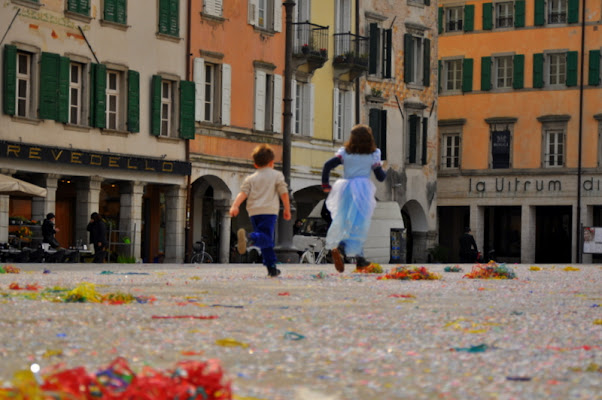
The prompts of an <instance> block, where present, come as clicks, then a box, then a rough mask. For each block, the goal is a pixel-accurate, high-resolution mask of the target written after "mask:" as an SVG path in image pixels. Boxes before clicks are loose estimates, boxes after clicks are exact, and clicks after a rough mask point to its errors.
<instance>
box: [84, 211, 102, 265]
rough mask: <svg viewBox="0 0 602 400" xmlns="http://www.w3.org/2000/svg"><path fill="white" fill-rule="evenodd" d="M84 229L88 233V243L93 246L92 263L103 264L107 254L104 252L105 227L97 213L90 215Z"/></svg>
mask: <svg viewBox="0 0 602 400" xmlns="http://www.w3.org/2000/svg"><path fill="white" fill-rule="evenodd" d="M86 229H87V230H88V232H90V242H91V243H92V244H93V245H94V262H95V263H103V262H104V261H105V258H106V253H107V252H106V251H105V248H106V247H107V226H106V224H105V223H104V221H103V220H102V217H101V216H100V215H99V214H98V213H97V212H93V213H92V215H90V223H89V224H88V227H87V228H86Z"/></svg>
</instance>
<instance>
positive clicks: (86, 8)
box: [67, 0, 90, 15]
mask: <svg viewBox="0 0 602 400" xmlns="http://www.w3.org/2000/svg"><path fill="white" fill-rule="evenodd" d="M67 10H69V11H71V12H74V13H78V14H84V15H90V1H89V0H68V2H67Z"/></svg>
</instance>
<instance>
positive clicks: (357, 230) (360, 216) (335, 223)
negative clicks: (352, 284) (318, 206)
mask: <svg viewBox="0 0 602 400" xmlns="http://www.w3.org/2000/svg"><path fill="white" fill-rule="evenodd" d="M375 192H376V187H375V186H374V184H373V183H372V181H370V179H369V178H353V179H339V180H337V181H336V182H335V183H334V185H333V186H332V190H331V191H330V193H329V194H328V197H327V198H326V207H327V208H328V211H330V214H331V216H332V224H331V225H330V228H329V229H328V234H327V235H326V246H328V248H330V249H333V248H335V247H337V246H338V245H339V243H341V242H342V243H343V245H344V246H345V254H346V255H348V256H350V257H353V256H358V255H363V249H364V243H365V242H366V238H367V236H368V231H369V230H370V220H371V219H372V213H373V212H374V208H375V207H376V199H375V198H374V193H375Z"/></svg>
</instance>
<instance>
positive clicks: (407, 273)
mask: <svg viewBox="0 0 602 400" xmlns="http://www.w3.org/2000/svg"><path fill="white" fill-rule="evenodd" d="M377 279H379V280H385V279H399V280H412V281H417V280H436V279H441V276H440V275H439V274H436V273H434V272H431V271H429V270H428V269H427V268H426V267H411V266H399V267H397V268H393V269H392V270H391V271H390V272H389V273H388V274H386V275H384V276H379V277H378V278H377Z"/></svg>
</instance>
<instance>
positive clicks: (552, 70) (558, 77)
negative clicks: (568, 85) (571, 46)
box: [547, 53, 567, 85]
mask: <svg viewBox="0 0 602 400" xmlns="http://www.w3.org/2000/svg"><path fill="white" fill-rule="evenodd" d="M547 61H548V68H547V70H548V82H549V84H550V85H564V84H565V82H566V72H567V69H566V54H565V53H551V54H549V55H548V60H547Z"/></svg>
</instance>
